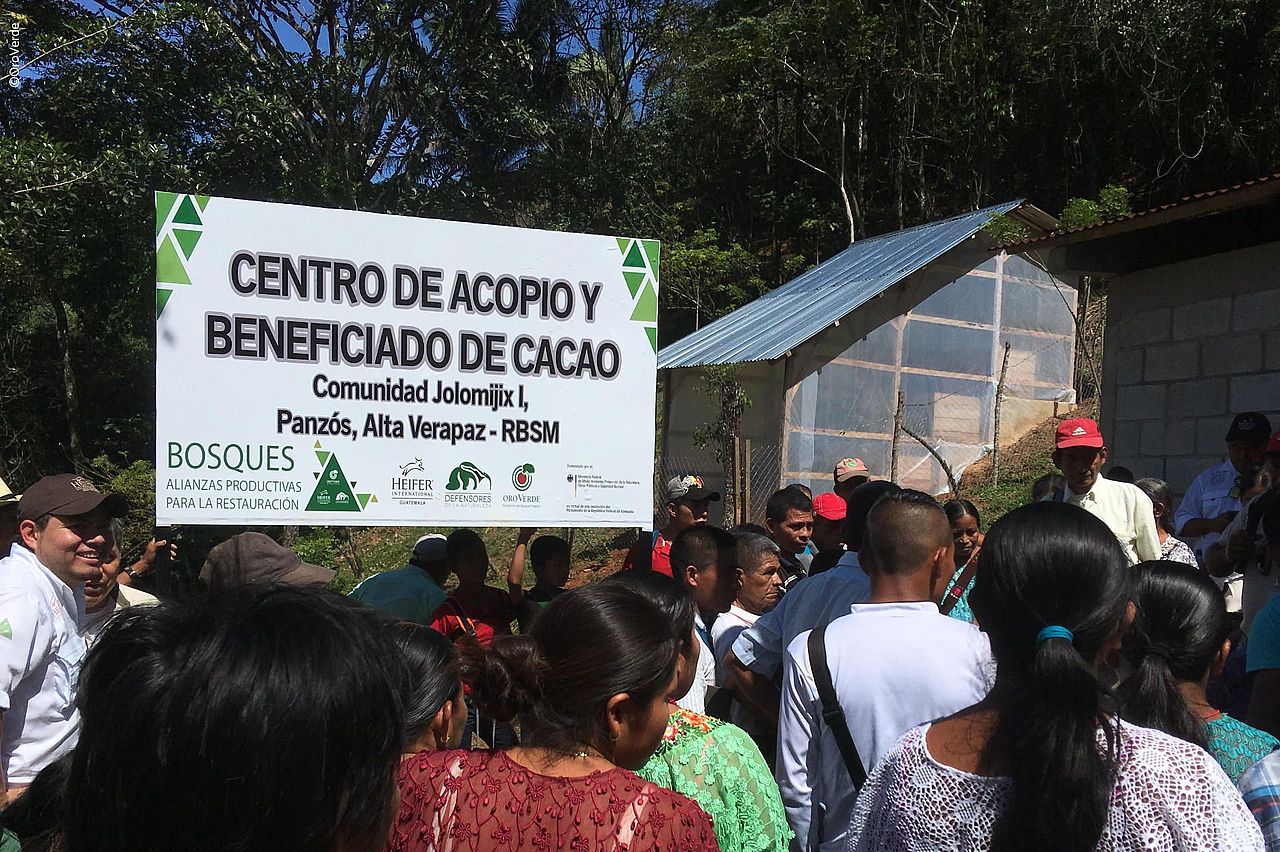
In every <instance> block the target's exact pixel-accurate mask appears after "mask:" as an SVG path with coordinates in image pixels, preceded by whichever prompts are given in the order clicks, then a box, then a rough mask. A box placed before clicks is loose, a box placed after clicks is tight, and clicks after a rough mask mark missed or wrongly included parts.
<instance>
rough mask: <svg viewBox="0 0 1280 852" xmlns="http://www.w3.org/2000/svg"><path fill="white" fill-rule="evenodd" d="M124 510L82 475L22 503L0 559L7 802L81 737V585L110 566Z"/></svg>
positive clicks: (0, 705) (44, 485) (1, 737)
mask: <svg viewBox="0 0 1280 852" xmlns="http://www.w3.org/2000/svg"><path fill="white" fill-rule="evenodd" d="M127 509H128V506H127V504H126V503H125V500H124V498H123V497H121V496H120V495H119V494H103V493H102V492H101V491H99V490H98V489H97V488H96V487H94V484H93V483H92V482H90V481H89V480H88V479H85V478H84V477H83V476H76V475H74V474H70V473H64V474H58V475H57V476H46V477H45V478H44V479H41V480H40V481H39V482H37V483H36V484H35V485H32V486H31V487H30V488H28V489H27V490H26V492H25V493H24V494H23V495H22V499H21V500H19V501H18V541H17V542H16V543H15V544H14V545H13V546H12V547H11V548H10V549H9V555H8V556H6V557H5V558H4V559H2V560H0V710H3V716H0V769H2V770H3V777H2V778H0V783H2V784H3V797H4V799H5V801H11V800H12V799H13V798H15V797H16V796H17V795H19V794H20V793H21V791H22V790H24V789H25V788H26V786H27V785H28V784H30V783H31V782H32V780H33V779H34V778H35V777H36V774H37V773H38V772H39V771H40V770H41V769H43V768H44V767H45V766H48V765H49V764H50V763H53V762H54V761H55V760H57V759H58V758H60V757H62V756H63V755H64V754H66V753H67V752H69V751H71V749H72V748H74V747H75V744H76V741H77V740H78V739H79V736H80V713H79V710H77V708H76V683H77V680H78V674H79V670H80V663H81V662H83V660H84V655H85V643H84V640H83V639H82V638H81V637H80V624H81V622H82V621H83V620H84V610H85V606H84V583H85V581H86V580H90V579H93V578H95V577H97V576H98V575H99V574H101V572H102V566H103V564H104V563H105V562H106V561H107V560H108V559H110V552H111V540H112V539H111V519H112V518H116V517H120V516H122V515H124V513H125V512H126V510H127Z"/></svg>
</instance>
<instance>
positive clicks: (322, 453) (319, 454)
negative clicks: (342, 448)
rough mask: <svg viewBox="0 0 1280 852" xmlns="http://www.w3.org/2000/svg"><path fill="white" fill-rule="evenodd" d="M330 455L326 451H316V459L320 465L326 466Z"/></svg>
mask: <svg viewBox="0 0 1280 852" xmlns="http://www.w3.org/2000/svg"><path fill="white" fill-rule="evenodd" d="M331 455H333V453H331V452H328V451H326V450H316V458H318V459H320V464H328V463H329V456H331Z"/></svg>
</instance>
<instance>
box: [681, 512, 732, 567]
mask: <svg viewBox="0 0 1280 852" xmlns="http://www.w3.org/2000/svg"><path fill="white" fill-rule="evenodd" d="M737 548H738V541H737V539H735V538H734V537H733V536H732V535H730V534H729V532H728V531H727V530H722V529H720V527H713V526H711V525H710V524H695V525H693V526H691V527H689V528H688V529H686V530H684V531H683V532H681V533H680V534H679V535H678V536H676V540H675V541H673V542H671V572H672V574H673V575H675V576H677V577H679V576H680V575H681V574H682V573H683V572H684V569H685V566H687V565H692V566H693V567H694V568H696V569H698V570H699V571H705V570H706V569H707V568H709V567H710V566H711V565H713V564H714V563H715V561H716V559H718V558H719V555H720V551H722V550H728V551H729V552H731V553H736V551H737ZM721 567H728V566H721Z"/></svg>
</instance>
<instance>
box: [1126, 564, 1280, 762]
mask: <svg viewBox="0 0 1280 852" xmlns="http://www.w3.org/2000/svg"><path fill="white" fill-rule="evenodd" d="M1133 571H1134V573H1135V579H1136V582H1137V591H1136V594H1135V595H1134V603H1135V604H1136V606H1137V617H1136V618H1135V619H1134V622H1133V627H1132V628H1131V629H1130V630H1129V633H1128V635H1127V636H1125V639H1124V644H1123V645H1122V646H1121V653H1123V655H1124V657H1125V658H1126V659H1127V660H1128V661H1129V664H1130V665H1131V666H1132V667H1133V673H1132V674H1131V675H1130V676H1129V677H1128V678H1126V679H1125V681H1124V682H1123V683H1122V684H1120V688H1119V689H1118V690H1117V697H1118V698H1119V699H1120V715H1121V716H1122V717H1124V718H1125V719H1127V720H1128V721H1130V722H1133V723H1134V724H1135V725H1143V726H1144V727H1148V728H1155V729H1156V730H1160V731H1164V732H1165V733H1166V734H1173V735H1174V736H1175V737H1179V738H1181V739H1184V740H1186V741H1187V742H1189V743H1195V744H1196V745H1198V746H1200V747H1201V748H1203V749H1204V750H1205V751H1207V752H1209V754H1211V755H1213V757H1214V759H1215V760H1217V761H1218V763H1219V765H1221V766H1222V768H1223V770H1225V771H1226V773H1227V775H1229V776H1231V780H1232V781H1238V780H1239V779H1240V776H1241V775H1242V774H1244V771H1245V770H1246V769H1248V768H1249V767H1250V766H1252V765H1253V764H1254V763H1255V762H1257V761H1258V760H1260V759H1262V758H1263V757H1265V756H1266V755H1267V754H1269V753H1271V751H1272V750H1274V749H1275V748H1276V747H1277V746H1280V740H1277V739H1276V738H1275V737H1273V736H1271V734H1268V733H1266V732H1265V731H1259V730H1258V729H1257V728H1252V727H1250V726H1248V725H1246V724H1245V723H1243V722H1241V721H1238V720H1236V719H1233V718H1231V717H1230V716H1228V715H1227V714H1226V713H1223V712H1222V711H1221V710H1218V709H1217V708H1216V707H1214V706H1213V705H1212V704H1210V703H1209V698H1208V696H1206V695H1205V689H1206V687H1207V686H1208V684H1209V678H1210V677H1211V676H1213V675H1216V674H1219V673H1221V671H1222V667H1223V666H1225V665H1226V662H1227V654H1229V653H1230V652H1231V640H1230V639H1228V638H1227V636H1228V635H1229V634H1230V632H1231V628H1230V625H1228V623H1227V605H1226V602H1225V601H1224V600H1223V598H1222V591H1221V590H1220V589H1219V588H1218V586H1217V584H1215V583H1214V582H1213V580H1210V579H1209V577H1208V576H1207V575H1206V574H1205V573H1204V572H1203V571H1201V570H1200V569H1198V568H1193V567H1191V566H1190V565H1185V564H1183V563H1181V562H1164V561H1161V562H1143V563H1141V564H1140V565H1138V566H1136V567H1135V568H1134V569H1133Z"/></svg>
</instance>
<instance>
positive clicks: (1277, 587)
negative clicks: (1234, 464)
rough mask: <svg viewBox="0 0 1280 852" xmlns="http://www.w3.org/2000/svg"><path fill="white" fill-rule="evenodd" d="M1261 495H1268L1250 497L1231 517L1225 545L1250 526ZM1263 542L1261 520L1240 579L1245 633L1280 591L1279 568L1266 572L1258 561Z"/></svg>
mask: <svg viewBox="0 0 1280 852" xmlns="http://www.w3.org/2000/svg"><path fill="white" fill-rule="evenodd" d="M1262 496H1265V495H1261V494H1260V495H1258V497H1254V498H1253V499H1252V500H1250V501H1249V503H1248V505H1247V506H1245V507H1244V508H1243V509H1241V510H1240V514H1238V515H1236V516H1235V517H1234V518H1232V519H1231V523H1230V524H1228V525H1227V528H1226V529H1225V530H1223V531H1222V545H1223V546H1224V547H1225V546H1226V543H1227V542H1228V541H1230V540H1231V537H1232V536H1233V535H1235V534H1236V533H1238V532H1242V531H1245V530H1247V529H1248V527H1247V524H1248V522H1249V513H1250V511H1251V510H1252V509H1253V505H1254V503H1256V502H1257V500H1258V499H1259V498H1260V497H1262ZM1264 543H1265V536H1264V535H1263V531H1262V524H1261V523H1259V524H1258V527H1257V531H1256V533H1255V535H1254V553H1252V554H1250V556H1249V558H1248V559H1247V560H1245V571H1244V577H1243V579H1242V580H1241V590H1240V603H1241V606H1240V612H1241V615H1242V617H1243V619H1244V620H1243V622H1242V623H1241V625H1240V629H1241V630H1243V631H1244V632H1245V634H1246V635H1247V634H1248V633H1249V631H1250V630H1251V629H1252V628H1253V620H1254V618H1256V617H1257V615H1258V613H1259V612H1261V611H1262V608H1263V607H1264V606H1266V605H1267V603H1268V602H1269V601H1270V600H1271V599H1272V598H1273V597H1275V596H1276V594H1277V593H1280V568H1275V567H1269V568H1268V570H1267V573H1265V574H1264V573H1262V570H1261V569H1260V567H1259V565H1258V552H1259V550H1260V549H1261V548H1262V546H1263V545H1264ZM1264 564H1265V563H1264ZM1232 576H1239V575H1232Z"/></svg>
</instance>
